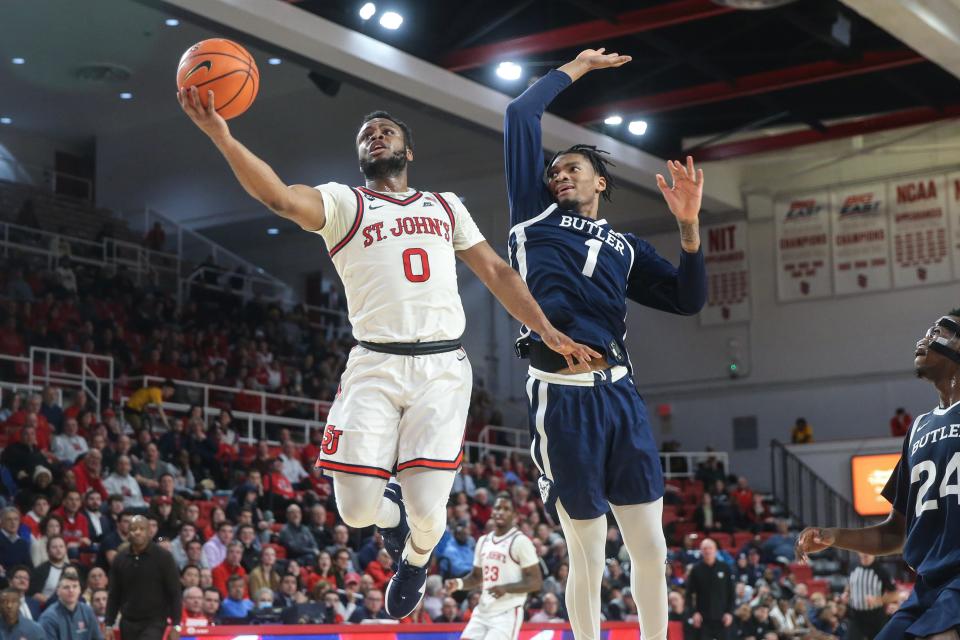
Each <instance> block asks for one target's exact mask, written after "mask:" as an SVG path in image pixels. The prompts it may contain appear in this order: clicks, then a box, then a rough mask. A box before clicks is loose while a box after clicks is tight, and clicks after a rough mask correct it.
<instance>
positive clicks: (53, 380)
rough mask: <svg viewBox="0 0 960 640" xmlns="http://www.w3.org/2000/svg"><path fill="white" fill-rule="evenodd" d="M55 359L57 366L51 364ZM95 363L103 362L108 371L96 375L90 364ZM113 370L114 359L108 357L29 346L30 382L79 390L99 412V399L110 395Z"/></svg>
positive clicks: (103, 399)
mask: <svg viewBox="0 0 960 640" xmlns="http://www.w3.org/2000/svg"><path fill="white" fill-rule="evenodd" d="M55 360H56V361H58V363H59V364H58V366H57V367H56V368H54V367H52V366H51V365H52V364H53V362H54V361H55ZM94 363H99V364H102V365H106V367H107V374H106V375H105V376H101V375H97V373H96V371H95V370H94V368H93V367H92V366H91V365H92V364H94ZM113 373H114V370H113V358H111V357H110V356H99V355H96V354H92V353H82V352H79V351H65V350H63V349H49V348H46V347H30V373H29V376H28V379H27V383H28V384H29V385H31V386H39V387H45V386H48V385H52V386H58V387H68V388H71V389H82V390H83V392H84V393H85V394H86V395H87V398H88V399H89V400H90V401H92V402H93V406H95V407H97V410H98V411H99V410H100V405H101V403H102V402H105V401H108V400H109V399H110V398H112V397H113V377H114V376H113Z"/></svg>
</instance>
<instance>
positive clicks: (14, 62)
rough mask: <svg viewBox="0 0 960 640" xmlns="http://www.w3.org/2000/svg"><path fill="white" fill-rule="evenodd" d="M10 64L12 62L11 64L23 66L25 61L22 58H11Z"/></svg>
mask: <svg viewBox="0 0 960 640" xmlns="http://www.w3.org/2000/svg"><path fill="white" fill-rule="evenodd" d="M10 62H12V63H13V64H24V63H25V62H26V60H24V59H23V58H12V59H11V60H10Z"/></svg>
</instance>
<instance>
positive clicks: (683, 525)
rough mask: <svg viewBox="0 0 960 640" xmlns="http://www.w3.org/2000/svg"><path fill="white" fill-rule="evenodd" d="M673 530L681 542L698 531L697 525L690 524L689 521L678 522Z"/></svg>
mask: <svg viewBox="0 0 960 640" xmlns="http://www.w3.org/2000/svg"><path fill="white" fill-rule="evenodd" d="M673 530H674V533H675V534H676V536H677V539H678V540H680V539H683V538H684V537H685V536H687V535H689V534H691V533H694V532H695V531H696V530H697V523H695V522H689V521H687V520H678V521H677V523H676V525H675V526H674V529H673Z"/></svg>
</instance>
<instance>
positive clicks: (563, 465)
mask: <svg viewBox="0 0 960 640" xmlns="http://www.w3.org/2000/svg"><path fill="white" fill-rule="evenodd" d="M628 373H629V371H628V370H627V368H626V367H622V366H617V367H613V368H612V369H608V370H606V371H594V372H593V373H584V374H574V375H559V374H554V373H547V372H544V371H539V370H537V369H534V368H533V367H531V368H530V370H529V372H528V377H527V398H528V400H529V412H530V416H529V417H530V432H531V436H532V443H531V445H530V450H531V454H532V456H533V460H534V462H535V463H536V465H537V467H538V468H539V469H540V473H541V476H540V492H541V496H542V497H543V502H544V504H545V505H546V506H547V508H548V509H551V510H552V507H553V506H554V503H555V501H557V500H559V502H560V504H562V505H563V508H564V509H565V510H566V511H567V513H568V514H569V515H570V517H571V518H573V519H575V520H588V519H592V518H596V517H599V516H601V515H603V514H605V513H607V511H609V510H610V506H609V505H610V504H614V505H617V506H621V505H631V504H641V503H645V502H652V501H654V500H657V499H659V498H661V497H663V472H662V471H661V469H660V456H659V453H658V452H657V446H656V443H654V440H653V433H652V432H651V428H650V423H649V421H648V420H647V410H646V407H645V406H644V404H643V398H641V397H640V393H639V392H638V391H637V387H636V386H635V385H634V383H633V378H632V377H631V376H630V375H628Z"/></svg>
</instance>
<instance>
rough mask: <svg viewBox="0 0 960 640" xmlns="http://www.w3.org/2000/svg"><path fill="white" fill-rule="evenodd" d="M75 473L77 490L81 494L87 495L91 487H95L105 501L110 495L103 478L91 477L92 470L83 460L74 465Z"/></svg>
mask: <svg viewBox="0 0 960 640" xmlns="http://www.w3.org/2000/svg"><path fill="white" fill-rule="evenodd" d="M73 473H74V475H75V476H77V491H79V492H80V495H81V496H82V495H86V493H87V491H89V490H90V489H94V490H95V491H96V492H97V493H99V494H100V497H101V498H103V499H104V501H106V499H107V498H109V497H110V494H109V493H107V489H106V487H104V486H103V479H102V478H91V477H90V472H89V471H87V467H86V465H84V464H83V460H81V461H80V462H78V463H77V464H75V465H73Z"/></svg>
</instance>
